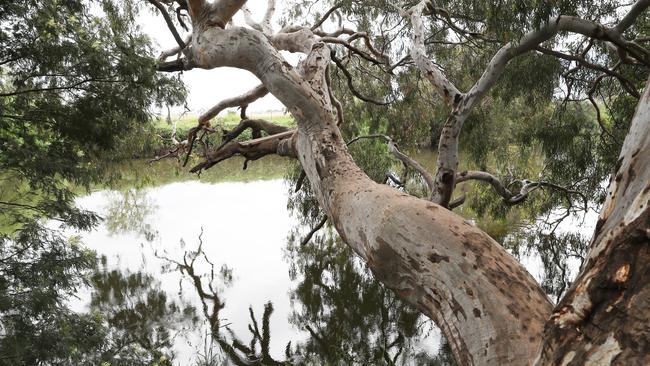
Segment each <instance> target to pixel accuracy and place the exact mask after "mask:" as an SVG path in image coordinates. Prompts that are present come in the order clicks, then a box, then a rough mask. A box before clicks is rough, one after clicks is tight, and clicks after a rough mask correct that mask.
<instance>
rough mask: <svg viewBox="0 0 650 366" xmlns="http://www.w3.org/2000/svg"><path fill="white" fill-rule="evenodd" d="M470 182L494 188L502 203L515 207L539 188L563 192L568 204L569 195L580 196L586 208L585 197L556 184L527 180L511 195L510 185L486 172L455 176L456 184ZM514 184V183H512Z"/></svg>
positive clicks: (521, 182) (521, 181) (472, 172)
mask: <svg viewBox="0 0 650 366" xmlns="http://www.w3.org/2000/svg"><path fill="white" fill-rule="evenodd" d="M470 180H476V181H480V182H485V183H488V184H490V185H491V186H492V188H494V191H495V192H496V193H497V194H498V195H499V196H501V197H502V198H503V200H504V202H505V203H506V204H508V205H517V204H519V203H522V202H524V201H525V200H526V198H528V196H529V194H530V193H532V192H534V191H536V190H537V189H539V188H549V189H553V190H556V191H560V192H563V193H564V194H566V196H567V199H568V200H569V202H571V200H570V198H569V196H571V195H577V196H580V198H581V199H582V201H583V203H584V210H585V211H587V208H588V206H587V205H588V201H587V197H585V196H584V194H582V193H581V192H579V191H576V190H573V189H570V188H566V187H562V186H560V185H557V184H553V183H549V182H544V181H539V182H533V181H529V180H526V179H524V180H520V181H518V182H520V184H521V188H520V189H519V192H516V193H513V192H512V191H511V190H510V189H509V188H508V187H509V186H511V185H512V184H509V185H506V184H504V183H503V182H502V181H501V180H500V179H499V178H497V177H495V176H494V175H492V174H490V173H487V172H482V171H464V172H461V173H458V174H457V176H456V183H462V182H467V181H470ZM513 183H515V182H513Z"/></svg>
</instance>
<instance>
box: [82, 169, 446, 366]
mask: <svg viewBox="0 0 650 366" xmlns="http://www.w3.org/2000/svg"><path fill="white" fill-rule="evenodd" d="M286 202H287V195H286V186H285V184H284V182H283V181H281V180H274V181H263V182H253V183H222V184H204V183H198V182H184V183H174V184H169V185H165V186H160V187H155V188H149V189H146V190H144V189H143V190H135V189H133V190H126V191H123V192H122V193H121V196H120V193H118V192H116V191H115V192H111V193H106V192H97V193H95V194H93V195H90V196H87V197H85V198H83V199H82V200H80V204H81V205H82V206H84V207H85V208H88V209H102V208H103V209H104V211H103V212H102V211H101V210H100V213H101V214H102V215H104V216H105V217H106V218H107V220H106V222H105V223H104V224H103V225H102V227H101V228H99V230H96V231H94V232H91V233H87V234H84V241H85V242H86V243H88V244H89V245H90V246H91V247H92V248H93V249H95V250H97V251H98V252H99V253H104V254H106V255H107V256H108V262H107V267H106V268H107V269H106V271H105V272H104V273H103V274H102V275H101V276H99V277H96V278H95V279H94V281H95V284H96V285H98V286H99V287H100V288H104V290H102V291H99V292H97V293H96V294H95V295H93V298H92V302H91V306H90V307H91V308H93V307H95V309H97V310H100V309H101V310H102V311H106V312H108V313H111V312H112V313H111V314H113V315H111V316H114V317H115V319H116V320H115V321H116V323H115V324H116V325H118V326H120V327H122V328H119V327H118V329H121V331H125V329H126V328H125V327H126V324H127V323H128V322H129V321H136V320H137V319H141V320H143V319H144V318H138V317H140V316H143V314H142V313H139V311H146V312H151V313H152V314H159V315H160V316H166V315H170V314H168V313H167V314H166V313H164V312H162V311H163V307H161V306H158V307H152V308H150V307H148V306H153V304H154V303H153V302H150V303H149V305H145V304H144V303H142V300H143V299H144V300H147V301H154V300H156V299H159V300H161V301H162V300H166V301H168V302H169V301H172V299H173V302H174V303H178V304H179V303H189V304H192V305H193V306H194V307H195V308H196V309H197V310H196V313H195V314H194V315H195V316H197V317H198V318H199V319H200V320H199V322H198V323H196V324H195V325H194V326H193V330H194V331H193V332H190V333H193V334H186V333H183V334H180V335H178V336H176V338H174V339H173V341H172V343H173V345H171V346H170V345H169V344H166V343H165V342H166V341H169V340H170V339H171V338H173V337H169V338H164V337H163V336H164V335H165V334H166V333H164V332H162V331H161V333H160V335H158V333H156V332H154V333H151V334H148V335H146V337H149V338H146V337H145V335H143V332H144V329H140V328H138V327H139V325H137V324H138V323H137V322H136V323H135V324H136V325H134V326H135V328H134V330H136V331H137V332H136V335H137V336H136V338H138V337H139V339H149V340H148V341H147V342H144V341H143V343H145V344H152V345H158V346H160V347H158V348H160V349H162V350H164V354H165V355H167V356H168V357H172V356H175V359H174V360H175V361H174V364H181V365H188V364H203V365H209V364H216V365H222V364H228V363H231V364H237V363H238V362H239V361H237V360H240V361H246V362H248V363H251V362H254V361H255V360H257V361H255V362H258V361H260V360H264V362H265V363H264V364H272V362H290V363H291V364H324V363H330V364H346V365H347V364H353V363H356V364H368V363H371V364H379V365H383V364H414V362H415V361H414V360H419V361H417V362H415V364H427V363H431V362H433V360H434V359H433V356H432V355H431V354H435V353H436V350H437V348H438V343H439V342H438V336H439V335H438V332H437V330H432V328H431V327H430V322H428V321H426V320H425V319H423V318H422V317H421V316H419V315H418V314H417V313H416V312H414V311H413V310H411V309H408V308H406V307H405V306H404V305H402V304H400V303H399V301H398V300H397V299H395V297H394V296H393V295H392V293H391V292H390V291H387V290H385V289H384V288H383V287H382V286H381V285H379V284H378V283H377V282H376V281H374V280H373V279H372V277H371V276H370V274H369V273H367V271H366V270H365V269H364V268H363V266H362V265H361V263H360V262H359V261H358V260H357V259H356V257H355V256H354V255H352V253H351V252H350V250H349V249H347V247H346V246H344V245H341V244H340V243H338V242H336V241H334V240H333V237H332V236H331V235H322V233H320V234H319V235H317V237H316V238H315V239H314V240H313V241H312V242H311V243H310V244H308V245H305V246H304V247H302V248H295V243H294V242H291V243H290V244H289V245H288V246H287V233H288V232H290V231H291V229H292V228H295V227H297V226H299V225H298V221H297V220H296V219H295V218H292V217H290V216H289V215H288V213H287V210H286ZM120 204H122V207H120V206H119V205H120ZM142 228H147V229H148V230H151V231H154V230H155V232H157V234H158V235H157V236H155V237H154V238H153V239H152V240H150V239H151V238H150V237H148V234H147V230H142ZM201 230H203V234H202V235H201ZM201 243H202V244H201ZM199 244H201V250H200V251H199V250H197V248H198V245H199ZM156 252H157V253H158V257H156V256H155V255H154V254H155V253H156ZM199 253H201V255H200V256H199ZM290 253H293V254H290ZM160 257H164V258H165V259H160ZM143 259H144V260H143ZM185 262H187V263H188V264H190V263H192V262H193V263H192V264H193V267H194V270H193V271H192V272H188V270H187V267H183V266H182V265H183V264H185ZM287 262H289V264H287ZM170 264H171V265H170ZM224 264H225V265H227V266H223V265H224ZM108 268H112V270H108ZM127 269H131V271H134V270H135V269H138V270H140V271H143V272H144V273H148V275H144V274H136V273H135V272H130V273H131V274H130V275H128V276H126V277H124V278H122V279H120V278H119V277H118V275H117V274H118V273H120V272H121V271H124V270H127ZM193 276H196V277H197V278H199V279H200V281H201V288H202V292H203V293H204V294H213V295H215V296H214V297H215V298H217V297H218V301H219V305H218V306H217V307H216V309H217V311H216V312H214V313H218V318H215V317H213V318H212V319H213V320H211V319H210V316H211V315H212V314H213V310H214V309H215V306H214V305H215V304H214V302H209V301H207V302H206V305H207V308H208V311H207V312H205V311H204V310H203V309H204V307H203V303H202V302H201V296H200V294H199V293H198V292H197V289H196V286H195V284H196V282H195V281H194V279H193ZM154 278H155V279H156V280H157V281H159V282H160V287H159V290H160V291H161V292H162V293H164V294H166V295H165V296H166V297H161V296H162V294H161V293H152V294H151V296H149V295H145V294H146V293H143V294H140V295H137V294H135V293H134V292H133V291H131V290H130V289H129V287H128V285H129V284H130V283H139V284H141V285H142V287H145V288H146V286H148V285H150V286H153V282H152V281H153V279H154ZM183 278H185V280H183V281H181V279H183ZM154 282H156V281H154ZM230 283H232V284H233V285H232V286H228V285H229V284H230ZM179 285H180V287H179ZM153 287H154V288H155V286H153ZM179 288H182V292H180V294H179ZM213 290H214V291H213ZM120 291H121V292H122V295H119V296H118V294H119V293H120ZM99 299H102V301H99ZM104 300H110V301H104ZM208 300H210V301H211V299H208ZM126 304H130V307H129V308H128V309H127V310H124V309H122V310H120V309H121V308H120V307H122V306H123V305H126ZM138 304H140V305H138ZM100 306H101V308H100ZM167 308H168V307H167ZM154 310H155V311H154ZM156 311H158V313H156ZM118 319H121V320H118ZM167 319H169V320H170V321H172V320H173V319H174V318H173V317H171V316H167ZM214 319H217V320H218V321H214ZM177 320H179V321H180V320H182V319H181V318H178V319H177ZM120 321H121V323H120ZM211 322H212V323H211ZM147 324H150V325H152V326H153V325H156V326H158V327H159V328H160V327H162V326H163V325H162V324H158V323H156V322H149V323H147ZM211 324H212V325H211ZM255 324H257V325H255ZM167 325H171V324H167ZM256 328H257V329H258V331H255V329H256ZM160 329H162V328H160ZM173 329H176V328H173ZM215 330H216V331H215ZM138 332H139V333H138ZM158 337H162V338H158ZM116 339H127V338H126V336H125V335H124V334H121V335H119V336H118V335H116ZM289 344H290V346H289V347H288V346H287V345H289ZM229 347H230V348H229ZM287 351H288V352H287ZM406 361H408V362H406ZM420 361H421V362H420Z"/></svg>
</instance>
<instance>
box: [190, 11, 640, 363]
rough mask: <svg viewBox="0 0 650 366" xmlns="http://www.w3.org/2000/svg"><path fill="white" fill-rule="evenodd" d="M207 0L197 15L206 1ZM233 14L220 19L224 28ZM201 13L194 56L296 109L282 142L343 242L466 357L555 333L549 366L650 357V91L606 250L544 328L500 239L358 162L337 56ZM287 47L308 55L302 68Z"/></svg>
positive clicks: (620, 180) (502, 356)
mask: <svg viewBox="0 0 650 366" xmlns="http://www.w3.org/2000/svg"><path fill="white" fill-rule="evenodd" d="M194 2H196V3H197V4H198V5H197V6H195V7H194V8H196V9H200V8H201V6H203V5H201V4H203V1H201V0H195V1H194ZM226 2H227V3H232V4H235V5H238V4H242V3H244V1H241V0H231V1H226ZM199 5H201V6H199ZM217 15H219V14H217ZM226 15H228V16H229V15H230V12H228V13H227V14H226ZM228 16H223V15H222V16H217V17H216V18H215V19H217V18H218V20H219V21H220V22H221V23H219V22H217V23H216V24H217V25H219V24H222V23H223V22H224V21H226V20H227V19H229V18H228ZM196 19H199V20H201V19H206V20H205V24H195V33H194V35H193V39H192V56H193V57H192V59H191V60H190V64H191V65H192V66H196V67H201V68H206V69H210V68H215V67H221V66H230V67H237V68H242V69H246V70H249V71H250V72H252V73H253V74H255V75H256V76H257V77H258V78H259V79H260V80H261V81H262V83H263V85H264V86H265V87H266V88H267V89H268V91H269V92H270V93H272V94H273V95H275V96H276V97H277V98H278V99H279V100H280V101H281V102H282V103H283V104H284V105H285V106H286V107H287V108H288V109H289V111H290V112H291V114H292V115H293V116H294V118H295V119H296V121H297V123H298V130H297V132H296V134H294V135H293V137H292V138H291V139H285V140H282V141H280V143H278V146H277V148H278V150H280V149H281V150H283V151H286V150H292V153H291V154H290V155H292V156H295V157H297V158H298V159H299V160H300V163H301V165H302V167H303V169H304V170H305V172H306V175H307V177H308V178H309V180H310V182H311V185H312V188H313V190H314V192H315V194H316V197H317V199H318V201H319V203H320V205H321V207H322V208H323V210H325V212H326V213H327V215H328V217H329V219H330V220H331V222H332V223H333V224H334V226H335V227H336V229H337V231H338V233H339V234H340V235H341V237H342V238H343V240H344V241H345V242H346V243H347V244H348V245H349V246H350V247H352V248H353V249H354V250H355V252H356V253H357V254H358V255H359V256H361V258H363V259H364V261H365V262H366V264H367V265H368V267H369V268H370V269H371V270H372V271H373V273H374V274H375V275H376V276H377V278H378V279H379V280H380V281H382V282H383V283H384V284H385V285H386V286H388V287H390V288H391V289H393V290H394V291H395V292H396V293H397V294H398V295H399V296H401V297H402V298H403V299H405V300H406V301H407V302H408V303H410V304H411V305H413V306H414V307H416V308H418V309H419V310H421V311H422V312H423V313H424V314H425V315H426V316H428V317H429V318H431V319H433V320H434V321H435V322H436V324H437V325H438V326H439V327H440V328H441V329H442V331H443V333H444V335H445V337H446V338H447V339H448V341H449V343H450V344H451V348H452V351H453V352H454V355H455V358H456V360H457V361H458V363H459V364H461V365H528V364H531V363H532V362H533V359H534V357H535V356H536V355H537V354H538V352H539V346H540V342H542V337H545V338H546V339H545V340H544V343H543V345H544V352H543V353H542V354H541V358H540V359H539V362H538V363H539V364H542V365H546V364H552V363H560V362H564V361H567V362H569V361H571V360H573V361H572V362H574V363H578V362H585V360H587V359H588V358H585V357H598V360H607V359H608V357H610V356H611V357H612V359H614V358H613V357H617V358H615V360H619V359H620V360H621V362H623V360H627V359H634V360H635V361H640V359H641V358H643V357H648V356H647V354H648V340H647V334H648V331H647V324H648V319H647V318H648V316H647V315H648V312H649V306H648V305H649V304H648V302H649V301H650V300H649V298H650V297H649V293H648V287H647V286H646V285H647V281H648V278H649V277H648V271H647V268H648V266H647V263H648V209H647V205H648V202H647V200H648V196H649V194H650V192H649V191H650V189H649V188H648V177H649V174H650V169H648V163H649V161H648V160H649V159H650V151H649V150H648V136H649V135H648V128H649V127H648V114H649V113H650V112H649V111H648V108H649V105H648V98H649V96H648V92H646V95H645V96H644V98H643V101H642V104H643V105H642V107H640V108H639V112H638V113H637V118H636V119H635V122H634V124H633V127H632V131H631V133H630V136H628V139H627V140H626V143H625V147H624V149H623V153H622V160H621V164H620V166H619V169H618V173H617V174H616V175H615V178H614V180H613V182H612V185H613V188H612V196H611V198H610V199H609V200H608V202H607V203H606V206H605V207H606V208H605V210H604V214H603V218H602V220H601V223H600V225H599V229H598V231H597V235H596V238H595V239H594V249H593V250H592V255H591V256H590V259H589V260H588V262H587V264H586V266H585V271H584V272H583V274H582V275H581V277H580V278H579V280H578V281H577V282H576V286H574V288H573V289H572V290H571V292H570V294H569V295H568V296H567V298H566V299H565V300H564V301H563V302H562V303H561V304H560V306H559V307H558V309H557V310H556V312H555V313H554V315H553V317H551V320H550V321H549V323H548V325H547V328H546V333H544V334H543V329H544V324H545V323H546V322H547V320H548V319H549V316H550V314H551V310H552V305H551V303H550V301H549V300H548V298H547V296H546V295H545V294H544V292H543V291H542V290H541V288H540V287H539V285H538V284H537V283H536V282H535V280H534V279H533V278H532V276H530V274H529V273H528V272H527V271H526V270H525V269H524V268H523V267H522V266H521V265H520V264H519V263H518V262H517V261H516V260H515V259H514V258H513V257H512V256H510V255H509V254H508V253H507V252H506V251H505V250H504V249H503V248H502V247H501V246H500V245H499V244H498V243H496V242H495V241H494V240H493V239H491V238H490V237H489V236H488V235H487V234H485V233H484V232H482V231H481V230H479V229H478V228H476V227H474V226H472V225H470V224H468V223H467V222H465V221H464V220H463V219H462V218H461V217H459V216H458V215H456V214H454V213H453V212H451V211H449V210H447V209H445V208H443V207H441V206H439V205H437V204H434V203H431V202H428V201H425V200H420V199H417V198H415V197H412V196H409V195H407V194H404V193H401V192H399V191H397V190H394V189H392V188H390V187H387V186H385V185H379V184H376V183H375V182H373V181H372V180H370V179H369V178H368V177H367V176H366V175H365V174H364V173H363V171H362V170H361V169H360V168H358V167H357V165H356V164H355V163H354V161H353V159H352V158H351V156H350V155H349V154H348V152H347V149H346V144H345V143H344V141H343V139H342V137H341V134H340V132H339V130H338V128H337V125H336V118H335V115H336V113H335V108H333V107H332V104H331V100H330V98H329V91H328V89H327V82H326V76H325V74H326V72H325V70H326V68H327V66H328V65H329V63H330V51H329V49H328V48H327V47H326V46H325V45H324V44H323V43H318V42H315V41H314V37H313V34H312V33H311V31H310V30H309V29H306V28H305V29H302V28H298V29H297V30H295V31H292V32H287V33H283V34H281V35H277V36H268V37H267V36H266V35H264V34H262V33H261V32H258V31H255V30H251V29H245V28H237V27H233V28H228V29H222V28H220V27H218V26H213V25H212V24H214V22H213V21H211V20H210V19H211V17H210V16H205V17H197V18H196ZM201 21H203V20H201ZM197 22H198V21H197ZM277 49H289V50H292V51H300V52H304V53H308V57H307V59H306V60H305V61H303V63H302V65H301V66H300V67H299V68H298V69H296V68H293V67H292V66H291V65H289V64H287V63H286V62H285V61H284V60H283V58H282V57H281V56H280V55H279V54H278V52H277ZM287 144H289V145H291V146H289V147H287V146H286V145H287ZM280 145H282V146H280ZM634 335H639V336H643V335H645V336H646V337H645V338H643V337H634ZM634 357H636V358H634ZM565 363H566V362H565ZM621 364H624V363H621ZM628 364H629V363H628Z"/></svg>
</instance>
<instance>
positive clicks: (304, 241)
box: [300, 216, 327, 247]
mask: <svg viewBox="0 0 650 366" xmlns="http://www.w3.org/2000/svg"><path fill="white" fill-rule="evenodd" d="M326 222H327V216H325V217H323V219H322V220H320V222H319V223H318V224H316V226H314V227H313V228H312V229H311V230H310V231H309V232H308V233H307V235H305V237H304V238H303V239H302V240H301V241H300V246H301V247H302V246H305V245H307V243H309V241H310V240H311V238H312V237H313V236H314V234H316V232H317V231H318V230H320V229H322V228H323V226H325V223H326Z"/></svg>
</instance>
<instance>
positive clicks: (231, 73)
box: [140, 0, 296, 115]
mask: <svg viewBox="0 0 650 366" xmlns="http://www.w3.org/2000/svg"><path fill="white" fill-rule="evenodd" d="M248 7H249V9H251V12H252V13H253V19H255V20H257V21H259V20H261V19H262V16H263V14H264V12H265V11H266V1H260V0H257V1H249V2H248ZM149 8H151V9H153V7H149ZM283 10H284V2H282V1H278V2H277V5H276V11H275V16H274V21H275V22H274V23H275V30H276V31H277V30H278V29H279V25H278V24H277V20H278V19H279V17H280V16H281V14H282V11H283ZM234 21H235V24H236V25H241V26H243V25H244V17H243V15H242V13H241V12H239V13H237V15H235V18H234ZM140 25H141V27H142V29H143V31H144V32H145V33H147V34H148V35H149V36H150V37H151V38H152V39H153V40H154V44H157V46H158V48H157V49H158V51H162V50H165V49H170V48H172V47H174V46H175V45H176V41H175V40H174V37H173V36H172V34H171V32H170V31H169V29H168V28H167V25H166V24H165V21H164V19H163V18H162V17H161V16H160V15H159V13H153V12H151V11H143V12H142V13H141V16H140ZM178 31H179V32H182V31H183V29H182V28H180V27H178ZM181 37H183V38H185V34H182V35H181ZM285 57H287V56H286V55H285ZM170 59H171V58H170ZM292 59H293V60H292ZM295 60H296V58H295V57H288V61H289V62H290V63H292V64H293V63H295ZM182 78H183V81H184V82H185V84H186V85H187V88H188V91H189V94H188V99H187V105H188V107H189V109H190V111H191V112H190V113H191V114H200V113H201V112H203V111H205V110H206V109H208V108H210V107H212V106H213V105H215V104H216V103H218V102H219V101H221V100H222V99H226V98H232V97H234V96H237V95H239V94H242V93H245V92H247V91H248V90H250V89H252V88H254V87H255V86H257V85H259V80H258V79H257V78H256V77H255V76H254V75H253V74H251V73H249V72H248V71H244V70H239V69H233V68H219V69H213V70H202V69H194V70H190V71H186V72H184V73H183V75H182ZM248 110H249V111H250V112H258V113H259V112H265V111H269V110H284V106H283V105H282V103H280V101H279V100H277V99H276V98H275V97H274V96H272V95H270V94H269V95H267V96H266V97H264V98H262V99H260V100H258V101H256V102H255V103H253V104H251V106H250V107H249V109H248ZM173 111H174V113H176V112H178V113H180V112H181V111H182V109H174V110H173ZM165 113H166V112H165ZM224 113H225V112H221V114H220V115H223V114H224Z"/></svg>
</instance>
